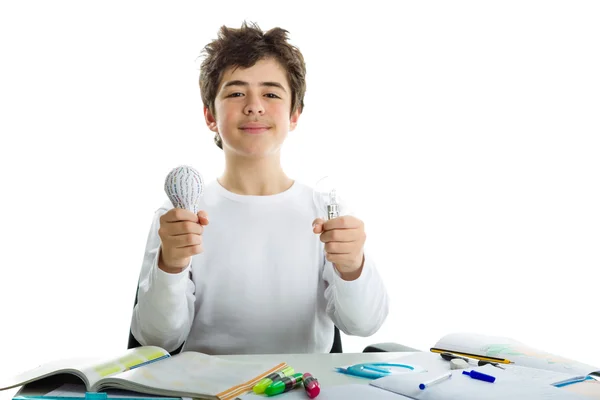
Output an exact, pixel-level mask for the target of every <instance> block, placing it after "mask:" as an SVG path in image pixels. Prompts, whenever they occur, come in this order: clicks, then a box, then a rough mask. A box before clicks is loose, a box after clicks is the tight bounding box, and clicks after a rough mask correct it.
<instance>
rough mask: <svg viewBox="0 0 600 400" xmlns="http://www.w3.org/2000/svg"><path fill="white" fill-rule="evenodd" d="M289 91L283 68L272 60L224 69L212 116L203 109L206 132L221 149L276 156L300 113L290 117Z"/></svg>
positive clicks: (237, 152)
mask: <svg viewBox="0 0 600 400" xmlns="http://www.w3.org/2000/svg"><path fill="white" fill-rule="evenodd" d="M291 99H292V92H291V89H290V87H289V84H288V81H287V75H286V72H285V70H284V69H283V67H282V66H281V65H280V64H279V63H278V62H277V61H276V60H274V59H264V60H260V61H258V62H257V63H256V64H254V65H253V66H252V67H250V68H236V69H233V68H228V69H227V70H226V71H225V73H224V74H223V78H222V80H221V83H220V85H219V90H218V91H217V96H216V98H215V114H216V115H212V114H211V112H210V111H209V110H208V109H207V108H205V109H204V115H205V118H206V123H207V125H208V127H209V129H210V130H211V131H213V132H218V133H219V135H221V139H222V141H223V150H224V151H225V152H226V153H227V152H232V153H236V154H237V155H241V156H249V157H256V158H262V157H265V156H269V155H271V154H275V153H278V152H279V150H280V148H281V146H282V144H283V142H284V140H285V138H286V136H287V133H288V132H289V131H291V130H293V129H294V128H295V127H296V124H297V121H298V117H299V115H300V111H299V110H297V111H296V112H294V114H293V115H291V116H290V107H291V103H292V101H291Z"/></svg>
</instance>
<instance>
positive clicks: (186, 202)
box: [165, 165, 204, 214]
mask: <svg viewBox="0 0 600 400" xmlns="http://www.w3.org/2000/svg"><path fill="white" fill-rule="evenodd" d="M165 192H166V193H167V196H168V197H169V200H171V203H173V207H175V208H185V209H186V210H189V211H191V212H193V213H194V214H197V213H198V211H200V198H201V197H202V194H203V193H204V182H203V180H202V175H200V173H199V172H198V171H196V170H195V169H194V168H192V167H189V166H187V165H181V166H179V167H177V168H174V169H173V170H171V172H169V174H168V175H167V178H166V179H165Z"/></svg>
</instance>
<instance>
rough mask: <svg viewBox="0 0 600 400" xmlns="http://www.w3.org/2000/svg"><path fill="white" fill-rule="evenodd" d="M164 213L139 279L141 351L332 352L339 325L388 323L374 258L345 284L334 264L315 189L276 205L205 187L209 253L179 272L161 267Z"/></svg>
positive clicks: (299, 189) (368, 327)
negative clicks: (318, 229)
mask: <svg viewBox="0 0 600 400" xmlns="http://www.w3.org/2000/svg"><path fill="white" fill-rule="evenodd" d="M171 208H173V206H172V205H171V203H170V201H167V202H165V204H164V205H163V206H162V207H161V208H160V209H158V210H157V211H156V213H155V215H154V220H153V223H152V226H151V229H150V233H149V236H148V240H147V245H146V250H145V256H144V260H143V264H142V271H141V274H140V281H139V290H138V303H137V305H136V307H135V309H134V312H133V317H132V323H131V330H132V333H133V336H134V337H135V338H136V339H137V340H138V342H140V343H141V344H142V345H157V346H161V347H163V348H165V349H166V350H168V351H173V350H175V349H177V348H178V347H179V346H180V345H181V344H182V343H184V342H185V344H184V348H183V350H184V351H185V350H192V351H200V352H204V353H207V354H248V353H255V354H256V353H326V352H329V351H330V349H331V346H332V343H333V330H334V324H335V326H337V327H338V328H339V329H340V330H341V331H342V332H344V333H346V334H348V335H356V336H370V335H372V334H373V333H375V332H376V331H377V330H378V329H379V327H380V326H381V325H382V323H383V322H384V320H385V318H386V317H387V314H388V297H387V292H386V289H385V287H384V284H383V281H382V279H381V278H380V275H379V274H378V272H377V269H376V267H375V264H374V262H373V260H372V259H371V257H370V256H369V254H367V252H365V263H364V266H363V270H362V273H361V275H360V277H359V278H358V279H356V280H354V281H345V280H343V279H342V278H341V277H340V275H339V273H338V272H337V270H336V269H335V268H334V267H333V265H332V264H331V263H330V262H328V261H326V259H325V252H324V244H323V243H322V242H321V241H320V239H319V235H318V234H315V233H314V232H313V228H312V222H313V220H314V219H315V218H318V217H319V216H323V212H322V211H319V209H318V208H317V207H316V205H315V203H314V201H313V190H312V189H311V188H310V187H308V186H306V185H304V184H301V183H299V182H297V181H296V182H295V183H294V184H293V185H292V187H291V188H289V189H288V190H286V191H284V192H282V193H278V194H275V195H269V196H248V195H239V194H235V193H232V192H229V191H227V190H226V189H225V188H223V187H222V186H221V185H220V184H219V182H218V181H216V180H215V181H213V182H211V183H210V184H208V185H207V186H206V187H205V191H204V195H203V198H202V200H201V207H200V209H201V210H205V211H206V212H207V213H208V219H209V225H207V226H205V227H204V233H203V235H202V236H203V248H204V251H203V252H202V253H201V254H198V255H195V256H193V257H192V259H191V262H190V265H189V266H188V267H187V268H186V269H185V270H184V271H182V272H181V273H177V274H169V273H166V272H164V271H162V270H161V269H159V268H158V255H159V251H160V245H161V241H160V237H159V236H158V228H159V226H160V222H159V218H160V216H161V215H163V214H165V213H166V212H167V211H169V209H171Z"/></svg>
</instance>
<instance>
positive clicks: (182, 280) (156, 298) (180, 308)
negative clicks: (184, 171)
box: [131, 207, 195, 351]
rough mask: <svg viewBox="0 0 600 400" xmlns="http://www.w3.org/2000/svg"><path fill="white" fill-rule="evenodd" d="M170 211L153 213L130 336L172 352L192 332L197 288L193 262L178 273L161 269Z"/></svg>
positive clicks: (165, 209) (141, 342) (161, 209)
mask: <svg viewBox="0 0 600 400" xmlns="http://www.w3.org/2000/svg"><path fill="white" fill-rule="evenodd" d="M168 210H169V209H168V208H166V207H162V208H160V209H158V210H157V211H156V213H155V214H154V219H153V221H152V226H151V228H150V232H149V234H148V239H147V242H146V249H145V252H144V259H143V263H142V270H141V273H140V278H139V283H138V292H137V296H138V299H137V304H136V305H135V307H134V310H133V316H132V320H131V333H132V334H133V336H134V337H135V338H136V339H137V341H138V342H139V343H140V344H142V345H146V346H148V345H153V346H160V347H162V348H164V349H165V350H167V351H173V350H176V349H177V348H178V347H179V346H181V344H182V343H183V342H184V341H185V339H186V338H187V336H188V334H189V332H190V329H191V326H192V321H193V318H194V302H195V286H194V283H193V281H192V279H191V278H192V277H191V261H190V264H189V265H188V266H187V267H186V268H185V269H184V270H183V271H182V272H180V273H177V274H171V273H167V272H165V271H163V270H161V269H160V268H158V258H159V255H160V251H161V241H160V236H159V235H158V229H159V227H160V217H161V216H162V215H164V214H165V213H166V212H167V211H168Z"/></svg>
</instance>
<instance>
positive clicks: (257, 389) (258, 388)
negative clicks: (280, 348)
mask: <svg viewBox="0 0 600 400" xmlns="http://www.w3.org/2000/svg"><path fill="white" fill-rule="evenodd" d="M293 374H294V368H292V367H285V368H284V369H282V370H281V371H279V372H273V373H272V374H269V375H267V376H266V377H264V378H263V379H261V380H260V382H258V383H257V384H256V385H254V387H253V388H252V390H253V391H254V393H256V394H262V393H264V392H265V389H266V388H268V387H269V386H270V385H271V383H273V382H277V381H278V380H280V379H281V378H283V377H285V376H291V375H293Z"/></svg>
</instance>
